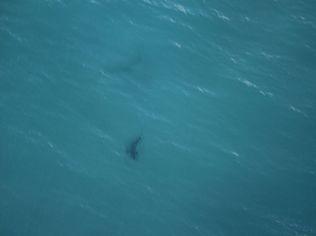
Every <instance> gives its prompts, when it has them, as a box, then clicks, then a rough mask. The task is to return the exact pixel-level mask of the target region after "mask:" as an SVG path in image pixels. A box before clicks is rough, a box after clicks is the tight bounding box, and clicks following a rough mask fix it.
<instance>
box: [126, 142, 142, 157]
mask: <svg viewBox="0 0 316 236" xmlns="http://www.w3.org/2000/svg"><path fill="white" fill-rule="evenodd" d="M141 140H142V136H137V137H136V138H135V139H134V140H133V141H132V142H131V143H130V144H129V146H128V147H127V149H126V152H127V154H129V155H130V157H131V158H132V159H133V160H136V158H137V155H138V152H137V146H138V144H139V143H140V141H141Z"/></svg>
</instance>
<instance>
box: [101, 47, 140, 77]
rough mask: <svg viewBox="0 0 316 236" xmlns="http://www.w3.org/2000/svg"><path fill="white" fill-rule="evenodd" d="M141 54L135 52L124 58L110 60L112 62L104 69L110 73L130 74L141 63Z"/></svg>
mask: <svg viewBox="0 0 316 236" xmlns="http://www.w3.org/2000/svg"><path fill="white" fill-rule="evenodd" d="M142 60H143V58H142V54H141V53H140V52H139V51H137V52H136V53H134V54H132V55H128V56H126V57H124V58H123V57H120V56H118V58H112V62H111V63H110V64H108V65H106V66H105V69H106V70H107V71H108V72H110V73H120V72H123V73H124V72H127V73H128V72H131V71H133V70H134V69H135V67H137V66H138V65H139V64H141V63H142Z"/></svg>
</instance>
